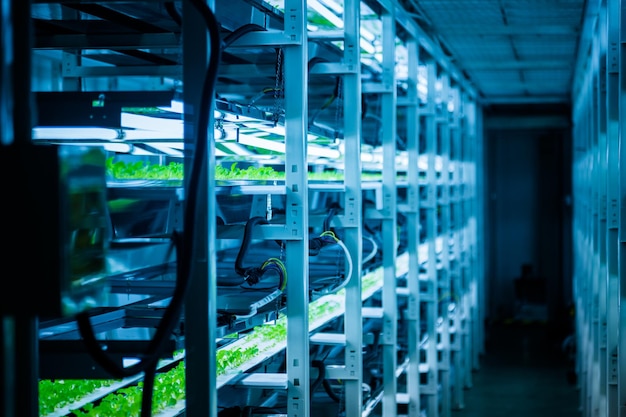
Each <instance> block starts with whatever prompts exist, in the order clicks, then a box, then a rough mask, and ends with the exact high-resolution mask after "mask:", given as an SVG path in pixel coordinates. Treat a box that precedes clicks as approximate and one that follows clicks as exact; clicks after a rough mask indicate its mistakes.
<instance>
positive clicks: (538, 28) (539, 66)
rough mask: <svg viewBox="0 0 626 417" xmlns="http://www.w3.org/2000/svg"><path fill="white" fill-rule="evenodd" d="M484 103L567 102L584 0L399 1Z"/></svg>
mask: <svg viewBox="0 0 626 417" xmlns="http://www.w3.org/2000/svg"><path fill="white" fill-rule="evenodd" d="M404 3H405V4H404V7H405V8H406V9H407V10H409V11H410V12H411V13H413V14H414V16H415V18H416V19H417V20H418V22H420V25H421V26H422V27H423V28H424V30H425V31H426V32H427V33H429V34H430V35H431V36H433V37H434V38H436V39H437V40H438V41H440V42H441V44H442V47H443V49H444V50H447V51H448V52H449V54H450V58H451V60H452V61H453V62H454V63H455V64H456V65H457V66H458V67H459V68H460V69H461V70H462V71H463V72H464V73H465V74H466V75H467V76H468V77H469V79H470V80H471V81H472V82H473V83H474V84H475V85H476V87H477V89H478V91H479V93H480V95H481V96H482V98H483V100H484V101H485V102H490V103H504V104H509V103H533V102H541V103H547V102H569V101H570V95H571V94H570V93H571V86H572V77H573V72H574V68H575V61H576V54H577V51H578V43H579V38H580V35H581V30H582V26H583V18H584V14H585V3H586V2H585V0H514V1H509V0H404Z"/></svg>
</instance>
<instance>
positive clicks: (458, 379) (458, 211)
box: [448, 86, 469, 409]
mask: <svg viewBox="0 0 626 417" xmlns="http://www.w3.org/2000/svg"><path fill="white" fill-rule="evenodd" d="M450 99H451V101H452V103H453V104H454V109H453V111H452V114H451V115H450V117H451V120H450V151H449V154H450V164H451V165H452V166H453V167H454V169H453V170H452V171H451V172H450V186H449V187H448V188H449V189H450V218H451V222H450V225H451V226H450V232H451V236H450V237H451V238H452V239H453V243H452V245H453V246H452V250H451V251H450V252H451V253H452V254H453V256H452V258H453V262H451V263H450V272H451V277H450V278H451V279H450V285H451V290H450V294H451V296H452V301H453V302H454V303H455V311H454V316H453V320H452V322H453V323H454V329H455V334H454V343H453V344H452V346H451V354H452V358H451V359H452V364H451V366H452V367H453V369H454V380H453V381H452V385H453V391H452V408H454V409H462V408H464V407H465V404H464V397H463V390H464V389H465V378H466V366H465V364H466V360H467V356H466V354H467V352H466V348H467V346H468V340H467V339H468V332H467V329H468V327H467V323H468V321H469V317H468V314H467V311H468V307H469V306H468V302H469V300H468V292H467V288H465V281H466V280H467V278H468V266H469V264H468V262H469V253H468V246H467V239H468V236H467V224H466V220H465V219H466V208H467V200H466V197H465V196H464V195H462V194H461V190H462V189H463V187H462V186H463V184H464V182H465V179H464V177H463V173H464V161H463V157H462V153H461V152H462V146H461V139H462V126H461V120H462V119H461V117H462V116H461V112H462V106H461V91H460V87H459V86H454V87H453V88H452V89H451V90H450ZM452 220H454V221H453V222H452Z"/></svg>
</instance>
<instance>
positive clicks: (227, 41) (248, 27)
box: [224, 23, 267, 48]
mask: <svg viewBox="0 0 626 417" xmlns="http://www.w3.org/2000/svg"><path fill="white" fill-rule="evenodd" d="M265 30H267V29H265V28H264V27H263V26H261V25H257V24H254V23H247V24H245V25H243V26H240V27H238V28H237V29H235V30H234V31H232V32H231V33H229V34H228V35H226V36H225V37H224V47H225V48H227V47H229V46H230V45H231V44H232V43H233V42H235V41H236V40H237V39H239V38H241V37H242V36H243V35H245V34H247V33H250V32H261V31H265Z"/></svg>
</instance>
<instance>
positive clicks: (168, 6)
mask: <svg viewBox="0 0 626 417" xmlns="http://www.w3.org/2000/svg"><path fill="white" fill-rule="evenodd" d="M165 10H166V11H167V14H169V15H170V17H171V18H172V20H173V21H174V22H176V24H177V25H178V26H182V25H183V18H182V17H181V16H180V13H178V10H177V9H176V5H175V4H174V2H173V1H168V2H166V3H165Z"/></svg>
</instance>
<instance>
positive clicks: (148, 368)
mask: <svg viewBox="0 0 626 417" xmlns="http://www.w3.org/2000/svg"><path fill="white" fill-rule="evenodd" d="M189 2H190V3H191V4H192V5H193V6H194V7H195V8H196V9H197V10H198V12H199V13H200V14H201V15H202V17H203V18H204V20H205V23H206V26H207V30H208V32H209V42H210V51H211V53H210V57H209V62H208V66H207V71H206V72H205V78H204V81H203V84H202V91H201V95H200V99H201V100H200V104H199V111H198V114H199V115H200V117H199V118H198V129H197V132H198V137H197V138H196V144H195V145H196V146H195V152H194V156H193V158H192V164H191V168H190V175H189V183H188V187H187V189H188V193H187V204H186V205H185V211H184V214H183V219H184V221H183V226H187V227H184V233H180V232H178V231H176V230H175V231H174V233H173V234H172V240H173V241H174V244H175V247H176V259H177V264H176V267H177V268H176V272H177V280H176V285H175V287H174V292H173V294H172V299H171V301H170V303H169V305H168V306H167V308H166V309H165V311H164V313H163V317H162V318H161V321H160V322H159V325H158V326H157V328H156V331H155V334H154V336H153V338H152V339H151V340H150V342H149V344H148V347H147V348H146V352H145V353H144V354H143V355H142V357H141V359H140V360H139V362H137V363H136V364H133V365H131V366H129V367H126V368H125V367H124V366H123V365H122V366H120V365H119V364H118V363H117V362H116V361H114V360H113V359H111V358H110V357H109V356H108V355H107V354H106V352H105V351H104V350H103V349H102V347H101V346H100V343H99V341H98V340H97V339H96V337H95V334H94V329H93V326H92V324H91V321H90V319H89V314H88V313H87V312H83V313H80V314H78V315H77V322H78V328H79V331H80V334H81V336H82V338H83V340H84V342H85V344H86V346H87V350H88V351H89V352H90V354H91V355H92V356H93V358H94V359H95V360H96V362H98V364H99V365H100V366H102V367H103V368H104V369H105V370H106V371H107V372H109V373H110V374H111V375H112V376H113V377H116V378H124V377H128V376H132V375H136V374H138V373H140V372H145V374H146V379H144V394H143V395H144V396H145V397H146V398H145V399H142V404H147V403H148V402H149V403H151V402H152V392H153V388H154V374H155V373H156V366H157V363H158V360H159V358H160V357H161V354H162V352H163V350H164V348H165V346H166V343H165V342H166V341H167V340H168V338H169V336H170V334H171V333H172V332H173V330H174V327H175V326H176V325H177V323H178V322H179V321H180V316H181V312H182V308H183V306H184V300H185V297H186V294H187V291H188V288H189V285H190V282H191V269H192V260H193V243H194V233H193V231H194V228H193V227H192V226H193V224H194V223H195V219H196V210H197V205H198V201H197V194H198V190H199V182H200V177H201V175H202V172H203V169H204V168H205V166H206V149H207V147H208V141H209V138H208V131H209V130H208V128H209V120H210V114H211V113H210V112H211V106H212V100H213V91H214V88H215V83H216V80H217V73H218V67H219V62H220V57H221V49H222V45H221V39H220V33H219V26H220V25H219V23H218V22H217V20H216V18H215V15H214V14H213V11H212V10H211V9H210V8H209V7H208V6H207V5H206V4H205V3H204V2H203V1H202V0H189ZM145 408H147V410H144V409H143V408H142V416H143V415H146V413H147V415H150V413H151V411H152V410H151V406H150V407H145Z"/></svg>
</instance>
